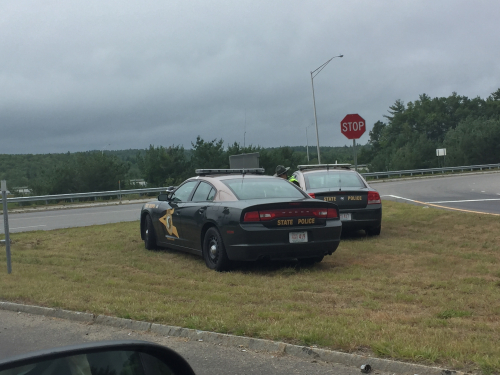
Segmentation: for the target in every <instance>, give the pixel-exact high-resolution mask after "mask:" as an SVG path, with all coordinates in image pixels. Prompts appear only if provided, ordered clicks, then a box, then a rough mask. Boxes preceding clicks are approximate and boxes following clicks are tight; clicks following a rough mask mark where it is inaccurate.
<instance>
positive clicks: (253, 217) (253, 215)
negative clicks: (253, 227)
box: [243, 211, 260, 222]
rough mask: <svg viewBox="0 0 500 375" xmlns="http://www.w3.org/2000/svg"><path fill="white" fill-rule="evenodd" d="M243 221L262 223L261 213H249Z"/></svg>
mask: <svg viewBox="0 0 500 375" xmlns="http://www.w3.org/2000/svg"><path fill="white" fill-rule="evenodd" d="M243 221H245V222H251V221H260V217H259V211H252V212H247V213H246V214H245V216H244V217H243Z"/></svg>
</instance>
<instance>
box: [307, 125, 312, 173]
mask: <svg viewBox="0 0 500 375" xmlns="http://www.w3.org/2000/svg"><path fill="white" fill-rule="evenodd" d="M313 125H314V124H311V125H309V126H306V149H307V162H308V163H309V136H308V134H307V129H308V128H310V127H311V126H313Z"/></svg>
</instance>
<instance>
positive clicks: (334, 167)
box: [297, 164, 351, 173]
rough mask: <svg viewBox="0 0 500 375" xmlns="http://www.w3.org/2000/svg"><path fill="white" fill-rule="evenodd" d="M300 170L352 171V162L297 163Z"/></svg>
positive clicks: (304, 171)
mask: <svg viewBox="0 0 500 375" xmlns="http://www.w3.org/2000/svg"><path fill="white" fill-rule="evenodd" d="M297 168H298V171H299V172H302V173H306V172H317V171H331V170H335V171H351V164H308V165H297Z"/></svg>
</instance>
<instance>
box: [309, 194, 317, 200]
mask: <svg viewBox="0 0 500 375" xmlns="http://www.w3.org/2000/svg"><path fill="white" fill-rule="evenodd" d="M308 194H309V196H310V197H311V198H313V199H316V194H314V193H308Z"/></svg>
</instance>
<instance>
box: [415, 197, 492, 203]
mask: <svg viewBox="0 0 500 375" xmlns="http://www.w3.org/2000/svg"><path fill="white" fill-rule="evenodd" d="M487 201H500V198H492V199H464V200H461V201H439V202H425V203H462V202H487Z"/></svg>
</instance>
